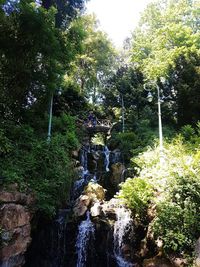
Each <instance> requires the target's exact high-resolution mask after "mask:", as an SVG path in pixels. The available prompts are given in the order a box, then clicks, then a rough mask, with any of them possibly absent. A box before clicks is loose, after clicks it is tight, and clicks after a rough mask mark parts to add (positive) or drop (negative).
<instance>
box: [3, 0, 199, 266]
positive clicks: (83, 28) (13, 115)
mask: <svg viewBox="0 0 200 267" xmlns="http://www.w3.org/2000/svg"><path fill="white" fill-rule="evenodd" d="M85 2H86V1H84V0H69V1H65V0H49V1H48V0H44V1H33V0H19V1H11V0H10V1H9V0H7V1H6V0H0V57H1V61H0V157H1V161H0V179H1V186H3V187H4V188H7V187H8V186H9V185H10V184H14V183H16V184H18V186H19V189H20V191H21V192H33V193H34V195H35V197H36V199H37V201H36V204H35V209H37V210H38V212H39V213H40V214H42V216H46V217H53V216H54V215H55V214H56V210H57V209H58V208H59V207H61V206H63V205H64V203H66V202H67V201H69V196H70V189H71V185H72V183H73V179H74V176H75V172H74V160H73V157H72V155H73V153H74V151H77V150H79V149H80V147H81V144H82V143H83V140H84V135H85V130H84V127H81V126H82V122H84V121H85V120H86V119H87V116H88V114H89V112H90V111H91V110H92V111H93V112H94V114H95V116H96V117H97V118H98V119H109V120H110V121H111V122H112V124H113V127H112V131H111V135H110V136H108V139H107V145H108V147H110V148H116V147H117V148H119V149H120V150H121V151H122V153H123V160H124V163H125V165H126V166H127V168H132V169H134V174H132V176H131V177H129V178H128V179H127V180H126V181H125V182H124V183H122V184H121V185H120V191H119V193H118V195H117V196H116V197H117V198H121V199H123V201H124V202H125V203H126V205H127V206H128V207H129V208H130V209H131V211H132V213H133V215H134V216H135V219H136V221H137V222H138V223H140V224H142V225H146V226H147V225H149V224H150V226H149V229H150V231H151V234H152V235H153V236H154V239H155V240H161V241H162V244H163V251H164V253H165V254H166V255H169V254H170V253H177V254H179V255H181V257H183V258H186V259H187V262H188V263H187V265H186V266H194V265H193V259H194V252H195V244H196V241H197V239H198V238H199V237H200V147H199V145H200V32H199V27H200V1H199V0H159V1H155V2H153V3H152V4H149V5H148V6H147V8H146V10H145V11H144V12H143V13H142V15H141V19H140V22H139V24H138V26H137V28H136V29H135V30H134V31H133V32H132V36H131V37H130V38H127V39H126V40H125V41H124V47H123V49H122V50H121V51H119V50H117V49H116V48H115V47H114V45H113V44H112V42H111V41H110V40H109V38H108V36H107V35H106V33H104V32H103V31H101V30H100V29H99V27H98V21H97V19H96V18H95V16H94V15H88V14H86V12H85V4H86V3H85ZM105 8H106V7H105ZM158 90H159V95H158ZM149 94H151V95H152V97H153V99H152V102H148V95H149ZM157 104H160V105H161V109H162V125H163V136H164V141H163V149H162V151H160V141H159V131H158V112H157V109H158V105H157ZM51 115H52V117H51ZM94 139H95V142H96V143H97V144H102V142H103V138H102V136H101V135H97V136H96V137H95V138H94ZM133 177H134V178H133ZM149 210H151V211H152V212H154V216H153V219H152V221H151V222H149V220H148V211H149Z"/></svg>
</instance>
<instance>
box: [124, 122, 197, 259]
mask: <svg viewBox="0 0 200 267" xmlns="http://www.w3.org/2000/svg"><path fill="white" fill-rule="evenodd" d="M182 132H183V133H184V135H185V138H186V140H187V141H186V140H185V139H184V137H183V136H181V135H180V134H179V135H177V136H176V137H175V138H174V139H173V140H171V141H170V142H169V141H168V142H165V144H164V155H163V156H162V158H160V156H161V155H160V150H159V147H157V146H155V147H153V148H149V149H148V150H147V151H146V152H144V153H141V154H140V155H139V156H137V157H136V158H133V159H132V162H133V164H134V166H135V165H136V166H137V167H135V169H136V170H137V173H138V174H137V178H133V179H131V180H129V179H128V180H127V181H126V182H125V183H124V184H123V185H122V189H121V192H120V196H121V197H122V198H124V199H125V202H126V203H128V205H129V206H130V208H132V209H133V210H134V209H135V206H136V207H138V206H139V207H140V204H139V203H140V201H141V203H143V202H142V200H143V199H145V201H144V203H145V204H146V206H145V208H146V210H147V208H149V209H151V205H152V203H153V204H155V205H156V215H155V218H154V219H153V221H152V222H151V229H152V231H153V233H154V237H155V239H161V240H162V241H163V244H164V245H163V248H164V251H165V252H166V253H172V252H177V253H180V254H184V255H186V256H187V257H190V256H192V254H193V252H194V248H195V242H196V240H197V239H198V237H199V235H200V225H199V220H200V209H199V207H200V193H199V192H200V165H199V162H200V150H199V142H194V140H199V136H198V134H194V129H193V128H192V127H191V126H186V127H184V129H183V130H182ZM196 132H198V130H197V131H196ZM190 134H192V135H193V138H194V139H191V136H190ZM190 140H192V142H190ZM136 179H138V180H136ZM140 180H143V181H144V185H146V184H147V185H148V187H147V189H145V186H143V187H142V186H141V183H138V181H140ZM134 181H135V182H134ZM134 183H136V185H135V184H134ZM137 183H138V184H139V186H138V184H137ZM140 186H141V188H140ZM149 188H150V191H149ZM152 188H153V189H154V194H152V191H151V190H152ZM141 191H142V192H143V194H144V195H143V194H141ZM138 199H139V201H138ZM141 207H142V204H141ZM146 216H147V214H146Z"/></svg>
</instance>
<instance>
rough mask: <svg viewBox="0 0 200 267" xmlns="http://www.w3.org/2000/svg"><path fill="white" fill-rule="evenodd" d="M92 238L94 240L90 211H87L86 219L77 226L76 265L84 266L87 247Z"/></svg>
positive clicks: (78, 266)
mask: <svg viewBox="0 0 200 267" xmlns="http://www.w3.org/2000/svg"><path fill="white" fill-rule="evenodd" d="M92 240H94V225H93V223H92V222H91V220H90V213H89V212H87V219H86V220H85V221H82V222H81V223H80V225H79V227H78V236H77V239H76V252H77V255H78V259H77V264H76V266H77V267H84V266H86V262H87V254H88V253H87V252H88V247H89V245H91V244H90V242H91V241H92Z"/></svg>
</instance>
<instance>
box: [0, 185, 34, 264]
mask: <svg viewBox="0 0 200 267" xmlns="http://www.w3.org/2000/svg"><path fill="white" fill-rule="evenodd" d="M0 202H1V205H0V221H1V243H2V244H1V259H0V260H1V261H0V266H2V267H4V266H9V267H20V266H23V264H24V253H25V252H26V250H27V247H28V245H29V244H30V242H31V237H30V234H31V224H30V221H31V218H32V212H31V211H30V207H31V205H33V203H34V202H35V200H34V197H33V195H31V194H24V193H20V192H18V191H16V190H15V191H14V192H6V191H3V190H1V191H0Z"/></svg>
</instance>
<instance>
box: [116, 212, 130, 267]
mask: <svg viewBox="0 0 200 267" xmlns="http://www.w3.org/2000/svg"><path fill="white" fill-rule="evenodd" d="M116 215H117V221H116V222H115V224H114V255H115V258H116V262H117V266H119V267H131V266H133V265H132V264H131V263H129V262H127V261H126V260H125V259H124V258H123V253H122V247H123V245H124V239H125V235H126V233H127V232H128V231H129V230H130V227H131V225H132V223H133V221H132V219H131V214H130V211H129V210H126V209H125V208H124V207H122V208H117V210H116Z"/></svg>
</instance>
